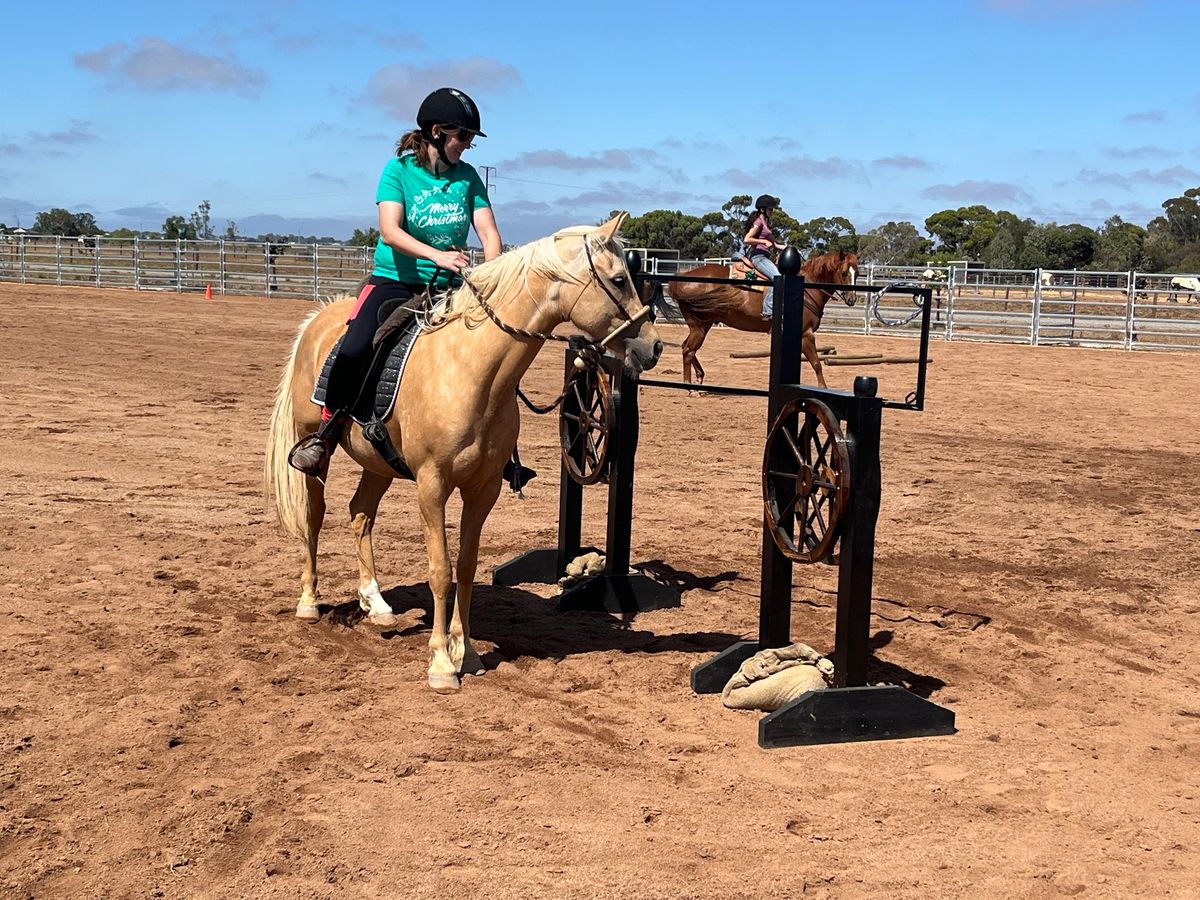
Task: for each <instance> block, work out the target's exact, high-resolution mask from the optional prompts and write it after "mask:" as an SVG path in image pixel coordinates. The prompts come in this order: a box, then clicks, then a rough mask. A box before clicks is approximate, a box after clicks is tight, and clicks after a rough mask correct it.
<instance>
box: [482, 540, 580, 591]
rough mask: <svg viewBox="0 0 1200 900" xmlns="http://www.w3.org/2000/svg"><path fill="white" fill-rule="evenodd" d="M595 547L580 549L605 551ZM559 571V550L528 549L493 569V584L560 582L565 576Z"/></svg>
mask: <svg viewBox="0 0 1200 900" xmlns="http://www.w3.org/2000/svg"><path fill="white" fill-rule="evenodd" d="M603 552H604V551H602V550H598V549H597V548H595V547H584V548H582V549H581V550H580V551H579V555H580V556H582V555H584V554H585V553H603ZM563 574H564V573H563V572H560V571H558V550H556V549H555V548H554V547H548V548H546V549H544V550H528V551H526V552H525V553H522V554H521V555H520V556H514V557H513V558H512V559H510V560H509V561H508V562H506V563H501V564H500V565H498V566H496V567H495V568H494V569H492V584H494V585H498V586H499V587H513V586H514V585H518V584H558V579H560V578H562V577H563Z"/></svg>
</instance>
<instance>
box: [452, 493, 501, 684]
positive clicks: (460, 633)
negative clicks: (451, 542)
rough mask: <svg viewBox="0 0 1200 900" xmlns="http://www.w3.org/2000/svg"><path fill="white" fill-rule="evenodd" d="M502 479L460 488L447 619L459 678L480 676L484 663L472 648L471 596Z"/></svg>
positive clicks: (453, 658)
mask: <svg viewBox="0 0 1200 900" xmlns="http://www.w3.org/2000/svg"><path fill="white" fill-rule="evenodd" d="M500 488H501V480H500V478H499V477H496V478H494V479H492V480H491V481H490V482H489V483H488V484H487V485H486V486H485V487H483V488H482V489H479V490H473V491H468V490H466V489H463V490H461V491H460V493H461V494H462V501H463V508H462V519H461V520H460V523H459V533H458V563H457V566H456V575H457V578H456V581H457V590H456V591H455V600H454V617H453V618H452V619H451V620H450V658H451V659H452V660H454V664H455V666H456V667H457V668H458V673H459V675H482V674H483V671H484V669H483V661H482V660H480V658H479V654H478V653H476V652H475V648H474V647H473V646H471V621H470V619H471V595H472V592H473V589H474V587H475V570H476V568H477V567H478V565H479V535H480V533H481V532H482V531H483V523H484V522H485V521H486V520H487V517H488V513H490V512H491V511H492V507H493V506H495V505H496V498H497V497H499V496H500Z"/></svg>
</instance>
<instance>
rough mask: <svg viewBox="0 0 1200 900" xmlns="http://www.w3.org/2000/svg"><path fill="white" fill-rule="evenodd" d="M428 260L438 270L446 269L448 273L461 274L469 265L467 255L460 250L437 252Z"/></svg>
mask: <svg viewBox="0 0 1200 900" xmlns="http://www.w3.org/2000/svg"><path fill="white" fill-rule="evenodd" d="M430 259H432V260H433V264H434V265H435V266H437V267H438V268H439V269H446V270H447V271H449V272H461V271H462V270H463V269H465V268H466V267H467V266H468V265H470V264H471V261H470V260H469V259H467V255H466V254H465V253H463V252H462V251H461V250H438V251H436V252H435V253H434V254H433V255H432V256H431V257H430Z"/></svg>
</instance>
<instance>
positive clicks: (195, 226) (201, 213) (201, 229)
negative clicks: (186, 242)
mask: <svg viewBox="0 0 1200 900" xmlns="http://www.w3.org/2000/svg"><path fill="white" fill-rule="evenodd" d="M211 212H212V204H211V203H209V202H208V201H207V200H201V201H200V205H199V206H197V207H196V211H195V212H194V213H192V215H191V219H190V221H191V225H192V231H194V232H195V237H197V238H199V239H200V240H203V241H211V240H212V237H213V230H212V224H211V219H210V217H209V214H210V213H211Z"/></svg>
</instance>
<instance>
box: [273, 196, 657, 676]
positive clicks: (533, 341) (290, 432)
mask: <svg viewBox="0 0 1200 900" xmlns="http://www.w3.org/2000/svg"><path fill="white" fill-rule="evenodd" d="M624 218H625V214H624V213H621V214H620V215H618V216H616V217H615V218H613V219H612V220H611V221H610V222H608V223H607V224H605V225H601V226H599V227H595V228H592V227H586V226H576V227H573V228H567V229H564V230H562V231H559V232H557V233H556V234H554V235H551V236H550V237H546V238H542V239H541V240H539V241H534V242H533V243H531V244H526V245H525V246H523V247H518V248H517V249H515V250H510V251H509V252H508V253H505V254H503V255H501V256H499V257H497V258H496V259H493V260H491V261H490V262H485V263H483V264H482V265H480V266H478V267H477V268H475V269H471V270H469V271H468V272H467V273H465V279H466V280H465V283H464V285H463V286H462V287H460V288H458V289H457V290H456V291H455V292H454V293H453V294H452V295H451V296H450V299H449V302H448V307H447V308H446V310H445V311H444V312H443V313H442V314H441V315H439V316H435V317H434V319H433V321H432V322H431V323H427V325H428V327H426V329H425V331H424V333H423V334H421V335H420V336H419V337H418V338H417V340H416V343H415V344H414V345H413V349H412V352H411V354H410V356H409V358H408V363H407V365H406V367H405V373H404V378H403V380H402V381H401V383H400V393H399V396H398V397H397V401H396V404H395V409H394V411H393V412H392V414H391V416H390V417H389V418H388V420H387V423H386V424H387V429H388V433H389V435H390V436H391V439H392V443H393V444H394V445H395V446H396V448H397V450H398V451H399V453H400V454H401V456H402V457H403V458H404V461H405V462H406V463H407V464H408V467H409V468H410V469H411V470H412V471H413V473H414V474H415V476H416V493H417V504H418V506H419V508H420V512H421V521H422V523H423V528H424V535H425V549H426V551H427V552H428V554H429V587H430V590H431V591H432V593H433V633H432V635H431V636H430V638H429V647H430V651H431V655H432V658H431V661H430V665H429V686H430V687H431V688H433V689H434V690H435V691H438V692H441V693H445V692H450V691H455V690H458V688H459V687H460V685H461V676H463V675H466V674H471V675H478V674H481V673H482V672H483V664H482V663H481V661H480V659H479V656H478V654H477V653H476V652H475V650H474V649H473V648H472V646H471V638H470V624H469V615H470V608H471V589H472V582H473V581H474V578H475V568H476V564H477V562H478V558H479V536H480V531H481V529H482V528H483V523H484V520H485V519H486V518H487V516H488V513H490V512H491V510H492V507H493V505H494V504H495V503H496V498H497V497H498V496H499V493H500V487H501V472H502V470H503V468H504V464H505V462H506V461H507V460H508V459H509V458H510V457H511V456H512V452H513V448H514V447H515V446H516V443H517V432H518V430H519V428H520V416H519V412H518V409H517V385H518V384H519V382H520V380H521V376H522V375H524V374H525V371H526V370H527V369H528V368H529V366H530V365H531V364H532V363H533V359H534V357H535V356H537V353H538V351H539V350H540V349H541V348H542V345H543V344H544V343H545V342H546V340H547V338H548V336H549V335H550V332H552V331H553V330H554V328H555V326H557V325H560V324H562V323H564V322H571V323H572V324H573V325H575V326H576V327H577V328H579V329H580V330H581V331H583V332H584V333H585V334H586V335H587V336H588V337H590V338H591V339H592V340H593V341H602V340H603V339H604V338H605V337H606V336H611V335H612V334H613V332H614V331H616V330H618V329H620V328H624V331H622V332H621V334H620V340H621V342H622V344H623V349H624V353H625V362H626V364H627V365H629V366H630V367H631V368H633V369H635V370H641V369H648V368H651V367H652V366H653V365H654V364H655V363H656V362H657V361H658V357H659V354H660V353H661V352H662V342H661V341H660V340H659V339H658V332H657V331H656V330H655V328H654V325H653V324H651V323H650V322H649V321H647V320H646V319H645V318H644V317H641V313H642V311H643V306H642V303H641V302H640V301H639V299H638V296H637V293H636V291H635V290H634V287H633V279H632V278H631V277H630V274H629V270H628V269H627V268H626V265H625V258H624V256H623V255H622V251H621V247H620V245H619V244H618V243H617V240H616V234H617V229H618V228H619V227H620V225H621V222H622V221H623V220H624ZM353 302H354V301H353V300H352V299H347V300H344V301H338V302H335V303H333V304H330V305H328V306H324V307H322V308H320V309H318V310H317V311H316V312H315V313H313V314H312V315H310V316H309V317H308V318H307V319H306V320H305V321H304V323H303V324H302V325H301V326H300V331H299V334H298V335H297V337H296V341H295V344H294V345H293V347H292V352H291V356H290V358H289V359H288V361H287V364H286V365H285V366H284V371H283V377H282V379H281V381H280V383H279V390H278V393H277V394H276V399H275V408H274V411H273V412H272V414H271V424H270V436H269V439H268V444H267V457H266V471H265V476H266V477H265V483H266V492H267V498H268V502H269V503H270V504H271V505H273V506H274V508H275V511H276V513H277V515H278V517H279V521H280V523H281V524H282V525H283V526H284V528H285V529H286V530H287V531H288V532H290V533H291V534H292V535H294V536H295V537H297V538H299V539H300V540H302V541H303V542H304V544H305V548H306V553H307V556H306V558H305V564H304V570H303V573H302V574H301V578H300V585H301V592H300V600H299V602H298V603H297V605H296V616H297V618H300V619H302V620H304V621H310V622H311V621H316V620H317V619H318V618H319V615H320V614H319V612H318V608H317V603H318V600H319V595H318V594H317V538H318V535H319V534H320V531H321V523H322V521H323V520H324V517H325V484H324V479H320V478H306V477H305V476H304V475H302V474H300V473H299V472H297V471H296V470H295V469H293V468H291V467H290V466H289V465H288V462H287V456H288V450H289V448H290V447H291V446H292V445H293V444H294V443H295V442H296V440H297V439H299V438H300V437H302V436H303V435H305V434H309V433H311V432H313V431H316V430H317V428H318V427H319V426H320V424H321V408H320V407H319V406H317V405H315V404H314V403H312V402H310V400H309V398H310V397H311V396H312V393H313V385H314V382H315V381H316V379H317V375H318V373H319V372H320V371H321V364H322V362H323V361H324V359H325V357H326V355H327V354H328V353H329V350H330V348H331V347H332V346H333V344H334V342H335V341H336V340H337V339H338V338H339V337H340V336H341V335H342V334H343V332H344V331H345V330H346V320H347V318H349V315H350V310H351V307H352V304H353ZM614 343H615V339H614ZM341 446H342V447H344V448H345V449H346V454H347V455H348V456H349V457H350V458H351V459H352V460H354V462H356V463H357V464H358V465H359V466H361V467H362V475H361V479H360V481H359V483H358V489H357V490H356V491H355V493H354V497H353V498H352V499H351V501H350V515H351V520H352V523H353V526H354V535H355V539H356V542H357V545H358V567H359V582H358V583H359V587H358V602H359V605H360V606H361V607H362V609H364V610H365V611H366V612H367V618H368V621H370V622H371V623H372V624H375V625H382V626H390V625H394V624H395V622H396V617H395V614H394V612H393V610H392V609H391V607H390V606H388V604H387V601H385V600H384V599H383V595H382V594H381V593H380V591H379V582H378V581H377V580H376V577H375V557H374V553H373V550H372V547H371V530H372V528H373V526H374V524H375V515H376V512H377V511H378V509H379V501H380V500H381V499H382V498H383V494H384V492H385V491H386V490H387V489H388V486H389V485H391V483H392V479H393V478H394V477H395V472H393V471H392V469H391V468H390V467H389V466H388V465H387V463H386V462H385V461H384V459H383V458H382V457H381V456H380V455H379V454H378V453H377V452H376V451H375V448H374V446H373V445H372V444H371V443H370V442H369V441H368V440H367V439H366V438H364V437H363V434H362V429H361V428H359V427H358V426H357V425H354V426H352V427H351V428H349V429H347V430H346V432H345V433H344V435H343V437H342V440H341ZM455 490H457V491H458V492H459V495H460V496H461V498H462V518H461V523H460V527H459V547H458V564H457V576H458V590H457V598H456V602H455V605H454V613H453V620H452V621H450V623H449V627H447V618H448V615H447V614H448V610H449V606H450V600H451V595H452V594H451V592H452V587H453V586H452V581H451V574H450V551H449V548H448V546H447V543H446V503H447V501H448V500H449V498H450V495H451V493H453V492H454V491H455Z"/></svg>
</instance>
